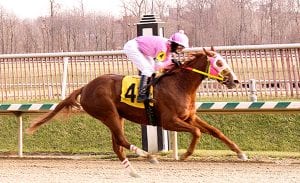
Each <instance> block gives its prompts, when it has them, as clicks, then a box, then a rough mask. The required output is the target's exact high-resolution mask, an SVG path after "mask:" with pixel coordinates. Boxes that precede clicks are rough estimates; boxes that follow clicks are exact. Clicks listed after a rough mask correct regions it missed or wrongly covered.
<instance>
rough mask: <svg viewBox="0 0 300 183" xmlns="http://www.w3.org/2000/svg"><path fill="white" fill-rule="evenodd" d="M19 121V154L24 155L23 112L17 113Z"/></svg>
mask: <svg viewBox="0 0 300 183" xmlns="http://www.w3.org/2000/svg"><path fill="white" fill-rule="evenodd" d="M16 116H17V117H18V122H19V140H18V144H19V145H18V146H19V147H18V155H19V157H23V119H22V114H16Z"/></svg>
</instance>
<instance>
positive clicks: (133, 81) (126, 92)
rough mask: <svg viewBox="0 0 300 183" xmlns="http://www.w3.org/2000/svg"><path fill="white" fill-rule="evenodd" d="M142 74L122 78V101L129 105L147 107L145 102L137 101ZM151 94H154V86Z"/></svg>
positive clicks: (151, 88)
mask: <svg viewBox="0 0 300 183" xmlns="http://www.w3.org/2000/svg"><path fill="white" fill-rule="evenodd" d="M139 84H140V76H136V75H133V76H125V77H124V78H123V80H122V92H121V102H123V103H126V104H127V105H130V106H133V107H137V108H145V106H144V103H138V102H137V96H138V87H139ZM149 96H153V87H152V86H151V87H150V91H149Z"/></svg>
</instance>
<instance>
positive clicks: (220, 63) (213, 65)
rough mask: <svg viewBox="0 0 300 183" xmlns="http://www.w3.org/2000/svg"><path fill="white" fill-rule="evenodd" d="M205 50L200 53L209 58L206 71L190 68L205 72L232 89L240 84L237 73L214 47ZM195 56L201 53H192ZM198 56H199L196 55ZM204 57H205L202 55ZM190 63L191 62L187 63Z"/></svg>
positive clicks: (204, 73) (201, 72)
mask: <svg viewBox="0 0 300 183" xmlns="http://www.w3.org/2000/svg"><path fill="white" fill-rule="evenodd" d="M203 51H204V52H201V53H200V55H202V56H203V55H205V58H206V60H207V63H206V71H199V70H197V69H195V68H191V67H187V68H190V69H189V70H193V71H195V72H198V73H200V74H203V75H205V76H207V77H209V78H213V79H216V80H217V81H218V82H220V83H221V84H224V85H225V86H226V87H227V88H229V89H232V88H235V87H236V86H237V84H239V81H238V79H237V77H236V75H235V73H234V72H233V71H232V69H231V68H230V66H229V65H228V63H227V62H226V60H225V59H224V58H223V57H222V56H221V55H220V54H219V53H217V52H216V51H215V50H214V49H213V47H212V48H211V50H210V51H208V50H206V49H204V48H203ZM192 55H193V56H196V55H199V53H197V54H196V55H195V54H192ZM196 58H197V56H196ZM196 58H194V59H192V60H194V61H197V59H196ZM202 58H203V57H202ZM187 65H190V64H187Z"/></svg>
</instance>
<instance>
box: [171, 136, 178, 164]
mask: <svg viewBox="0 0 300 183" xmlns="http://www.w3.org/2000/svg"><path fill="white" fill-rule="evenodd" d="M171 144H172V149H173V158H174V159H175V160H178V159H179V158H178V143H177V132H176V131H171Z"/></svg>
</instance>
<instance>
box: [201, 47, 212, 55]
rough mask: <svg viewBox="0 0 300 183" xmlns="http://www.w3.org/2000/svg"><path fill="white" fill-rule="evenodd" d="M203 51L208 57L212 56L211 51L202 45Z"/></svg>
mask: <svg viewBox="0 0 300 183" xmlns="http://www.w3.org/2000/svg"><path fill="white" fill-rule="evenodd" d="M203 51H204V53H205V54H206V55H207V56H209V57H213V56H214V55H213V53H211V52H209V51H207V50H206V49H205V48H204V47H203Z"/></svg>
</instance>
